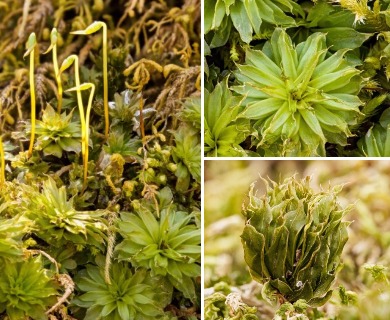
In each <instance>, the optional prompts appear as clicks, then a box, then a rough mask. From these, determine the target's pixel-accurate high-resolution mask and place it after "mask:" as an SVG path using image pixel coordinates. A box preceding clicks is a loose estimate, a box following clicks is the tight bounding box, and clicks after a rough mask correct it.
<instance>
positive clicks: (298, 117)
mask: <svg viewBox="0 0 390 320" xmlns="http://www.w3.org/2000/svg"><path fill="white" fill-rule="evenodd" d="M346 51H347V50H340V51H338V52H336V53H335V54H333V55H330V56H327V49H326V43H325V35H324V34H322V33H314V34H313V35H311V36H309V37H308V38H307V40H306V41H304V42H301V43H299V44H298V45H297V46H296V47H295V46H294V45H293V43H292V41H291V39H290V37H289V36H288V35H287V34H286V32H285V31H284V30H282V29H276V30H275V31H274V33H273V35H272V37H271V40H270V41H269V42H267V43H266V44H265V45H264V47H263V50H262V51H259V50H247V51H246V58H245V59H246V60H245V64H244V65H238V70H237V71H236V72H235V77H236V79H237V81H238V86H235V87H233V89H234V90H235V91H236V92H237V93H239V94H240V95H242V96H244V97H245V100H244V103H243V104H244V105H245V109H244V110H243V111H242V113H241V114H240V115H239V117H242V118H247V119H251V120H255V123H254V124H253V127H254V128H255V129H257V130H258V131H259V134H258V136H259V138H258V144H257V147H258V148H259V149H260V150H261V151H260V150H259V149H258V152H259V153H264V154H265V155H266V156H270V155H273V156H275V155H282V156H292V155H293V156H313V155H322V156H324V155H325V143H326V142H332V143H338V144H340V145H345V144H346V143H347V138H348V137H350V136H351V132H350V129H349V126H351V125H352V124H354V123H355V122H356V117H357V114H358V113H359V105H360V104H361V101H360V100H359V98H358V97H357V96H356V94H357V93H358V92H359V90H360V84H361V81H362V79H361V78H360V77H359V76H358V75H359V70H357V69H356V68H355V67H353V66H351V65H350V64H348V62H347V61H346V60H345V59H344V55H345V53H346Z"/></svg>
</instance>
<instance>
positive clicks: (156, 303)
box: [72, 263, 172, 320]
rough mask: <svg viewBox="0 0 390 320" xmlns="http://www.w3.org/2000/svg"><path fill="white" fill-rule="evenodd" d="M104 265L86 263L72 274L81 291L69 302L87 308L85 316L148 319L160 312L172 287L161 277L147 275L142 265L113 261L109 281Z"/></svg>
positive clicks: (89, 319)
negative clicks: (74, 275) (82, 268)
mask: <svg viewBox="0 0 390 320" xmlns="http://www.w3.org/2000/svg"><path fill="white" fill-rule="evenodd" d="M103 270H104V269H103V268H102V267H100V266H99V267H98V266H92V265H88V266H87V268H86V269H85V270H82V271H81V272H79V274H78V276H77V278H76V284H77V287H78V288H79V289H80V291H82V292H83V294H82V295H80V296H79V297H77V298H76V299H74V300H73V301H72V302H73V303H74V304H75V305H77V306H81V307H84V308H87V313H86V315H85V318H84V319H85V320H93V319H102V320H121V319H134V320H152V319H158V318H159V317H160V316H162V315H163V308H164V307H165V306H166V305H167V304H168V303H169V301H170V300H169V299H171V292H172V287H171V286H169V284H167V283H166V281H164V279H163V278H161V277H151V276H150V274H149V273H148V272H147V271H146V270H145V269H142V268H138V269H137V270H135V271H134V270H132V269H131V268H129V266H128V265H127V264H126V263H114V264H113V265H112V269H111V284H108V283H106V282H105V277H104V271H103Z"/></svg>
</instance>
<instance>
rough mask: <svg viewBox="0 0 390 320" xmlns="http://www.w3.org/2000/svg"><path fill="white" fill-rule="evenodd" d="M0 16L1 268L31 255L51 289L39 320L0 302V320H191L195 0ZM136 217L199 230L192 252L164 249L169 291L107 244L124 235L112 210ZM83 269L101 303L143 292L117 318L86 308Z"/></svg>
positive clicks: (19, 0)
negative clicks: (151, 216) (94, 279)
mask: <svg viewBox="0 0 390 320" xmlns="http://www.w3.org/2000/svg"><path fill="white" fill-rule="evenodd" d="M0 8H1V10H0V29H1V30H2V32H1V34H0V61H1V63H0V64H1V66H0V261H1V262H0V264H1V265H3V261H5V263H6V264H9V265H11V266H12V265H14V266H18V268H19V266H20V267H21V268H22V270H24V269H23V265H24V264H26V266H28V265H29V263H30V262H29V261H30V258H29V257H30V256H35V255H40V256H41V259H42V263H41V269H40V270H41V271H40V272H41V273H42V274H46V275H47V277H48V278H49V280H50V281H49V282H48V283H47V286H48V287H52V289H53V290H54V291H53V292H54V294H53V296H52V297H51V299H46V297H44V296H40V295H39V293H37V292H33V293H32V295H33V296H32V297H31V299H35V300H34V301H36V305H37V307H36V309H37V310H38V311H39V315H38V313H37V314H35V313H33V312H30V310H27V307H26V308H24V307H23V308H24V309H23V310H25V314H21V313H18V315H17V316H15V315H14V312H13V311H12V309H11V308H5V309H4V308H3V306H4V305H5V303H2V301H3V300H1V302H0V305H1V307H0V319H9V318H12V319H24V318H26V319H27V318H28V317H30V318H32V319H45V320H46V319H58V320H69V319H80V320H81V319H84V318H85V317H86V314H87V315H88V317H93V318H96V319H98V318H105V319H111V318H123V319H144V318H150V319H154V318H161V319H191V320H193V319H199V318H200V300H199V292H200V285H199V281H200V280H199V275H200V203H201V201H200V200H201V199H200V195H201V190H200V187H201V165H200V161H201V154H200V153H201V145H200V141H201V139H200V128H201V123H200V120H201V112H200V111H201V107H200V106H201V103H200V102H201V98H200V97H201V94H200V89H201V88H200V84H201V67H200V61H201V57H200V55H201V46H200V38H201V35H200V32H201V28H200V23H201V1H200V0H180V1H157V0H154V1H134V0H120V1H116V2H115V5H114V4H113V3H111V4H110V3H109V1H102V0H87V1H81V2H80V1H73V0H65V1H52V0H39V1H38V2H37V1H23V0H16V1H9V0H6V1H2V2H0ZM81 35H85V36H81ZM24 47H26V50H24ZM50 51H51V52H50ZM49 52H50V54H48V53H49ZM25 58H28V59H25ZM68 69H69V70H68ZM108 79H109V81H108ZM26 124H27V125H26ZM140 204H142V206H141V205H140ZM169 205H170V206H171V210H172V211H170V214H168V213H164V212H165V211H167V210H168V206H169ZM144 210H146V211H145V212H152V213H154V212H156V213H158V214H156V215H155V220H156V223H158V224H159V223H160V221H161V220H160V219H162V216H163V215H164V216H165V215H166V216H168V215H171V214H172V217H170V218H169V219H172V218H173V217H175V218H174V221H175V222H174V223H168V222H166V223H168V225H169V226H171V227H172V228H175V227H177V226H180V227H183V229H184V231H186V230H187V231H188V230H191V231H190V232H189V233H190V234H191V235H192V234H196V236H195V235H194V236H193V238H192V236H191V239H186V240H185V241H184V240H183V241H184V242H185V243H186V245H188V242H190V243H192V242H194V243H196V244H194V246H196V249H194V248H193V247H191V245H192V244H191V245H189V246H190V248H189V249H188V250H190V251H191V250H192V249H193V251H191V252H187V251H186V250H185V249H183V248H182V247H180V249H178V250H179V251H180V252H181V253H177V254H176V255H175V254H173V253H172V257H173V259H178V261H176V260H174V261H176V262H177V263H178V264H181V263H182V264H183V266H182V265H180V273H179V274H178V273H175V272H174V270H173V271H170V272H172V273H174V276H175V277H177V280H175V281H176V282H177V283H178V284H176V282H175V286H176V288H175V289H174V288H173V286H172V283H171V282H174V280H172V281H170V280H169V275H168V271H166V270H165V274H164V270H163V267H161V268H160V269H159V272H158V275H157V276H155V275H154V274H157V273H155V272H154V271H155V270H152V268H149V267H148V268H147V269H149V270H146V268H140V267H139V265H138V264H137V263H136V260H135V259H134V260H133V259H132V258H133V255H134V256H136V252H134V253H133V254H132V255H130V254H129V255H127V257H126V259H127V260H128V261H131V262H127V263H121V262H119V261H118V255H116V253H115V246H116V244H117V242H118V243H120V242H122V241H126V239H128V238H130V237H131V235H130V234H127V233H126V232H123V231H122V230H121V231H120V233H119V232H118V231H119V229H118V227H117V226H118V222H119V221H120V213H121V212H137V214H138V212H143V211H144ZM159 213H161V216H160V214H159ZM164 219H165V218H164ZM167 219H168V218H167ZM164 221H165V220H164ZM164 230H165V229H164ZM144 232H148V231H147V229H145V230H144ZM170 234H171V235H172V233H170ZM179 234H180V235H182V233H180V232H179ZM162 237H163V238H164V236H162ZM196 237H197V240H195V238H196ZM164 241H168V239H165V238H164ZM175 241H176V240H175ZM177 241H180V238H179V240H177ZM174 244H175V243H174ZM176 245H177V246H180V245H179V244H178V243H176ZM176 249H177V247H176ZM181 250H183V251H181ZM179 256H180V258H179ZM173 264H174V263H173ZM86 266H88V267H87V269H88V270H89V271H91V270H92V271H91V273H90V274H88V276H87V277H89V276H91V275H92V274H94V273H95V272H96V269H94V268H99V272H101V278H99V281H100V282H99V281H98V282H99V285H100V287H99V286H98V287H99V288H104V290H105V293H107V294H106V295H105V297H106V298H107V296H108V295H110V294H111V293H112V294H111V296H110V297H111V298H112V297H113V296H115V297H116V298H118V294H122V293H123V294H125V293H126V292H127V293H128V291H129V290H130V291H131V289H132V287H133V285H134V287H135V288H136V291H137V290H139V292H133V293H132V294H129V296H130V298H129V299H127V304H126V306H128V308H127V309H126V307H124V305H123V304H122V301H119V300H120V299H118V301H116V300H115V301H116V304H115V306H114V307H113V305H109V306H108V307H106V305H102V304H101V303H100V304H99V301H97V300H93V299H92V300H91V299H88V293H89V292H88V291H89V289H88V288H87V287H83V285H85V282H83V281H84V280H83V276H84V275H86V274H87V273H88V272H89V271H88V272H87V271H85V269H86ZM97 266H98V267H97ZM166 267H167V266H166ZM195 269H196V272H195V271H194V270H195ZM152 274H153V275H152ZM4 277H5V278H6V276H4ZM126 277H128V278H129V279H130V278H131V279H133V280H132V281H130V284H129V283H128V282H126V281H127V280H126V279H125V278H126ZM0 278H2V277H1V276H0ZM102 279H103V280H102ZM172 279H173V278H172ZM101 280H102V281H101ZM181 280H183V284H182V283H181ZM103 284H104V287H103ZM122 284H123V285H124V286H122ZM180 285H181V286H180ZM98 287H95V288H98ZM84 289H85V290H84ZM0 290H1V289H0ZM130 293H131V292H130ZM139 293H143V294H144V295H139ZM81 298H82V299H85V301H83V302H81ZM111 298H110V299H111ZM111 302H112V301H111V300H110V303H111ZM111 308H114V309H115V310H114V309H111ZM41 309H42V312H43V313H42V312H41ZM38 311H37V312H38ZM42 314H43V316H42Z"/></svg>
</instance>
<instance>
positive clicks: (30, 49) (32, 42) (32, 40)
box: [23, 32, 37, 158]
mask: <svg viewBox="0 0 390 320" xmlns="http://www.w3.org/2000/svg"><path fill="white" fill-rule="evenodd" d="M36 44H37V37H36V35H35V32H32V33H31V34H30V36H29V37H28V40H27V44H26V48H27V51H26V53H25V54H24V56H23V58H25V57H27V56H28V55H30V75H29V76H30V97H31V136H30V146H29V148H28V153H27V157H28V158H30V157H31V155H32V150H33V146H34V137H35V118H36V102H35V82H34V55H35V46H36Z"/></svg>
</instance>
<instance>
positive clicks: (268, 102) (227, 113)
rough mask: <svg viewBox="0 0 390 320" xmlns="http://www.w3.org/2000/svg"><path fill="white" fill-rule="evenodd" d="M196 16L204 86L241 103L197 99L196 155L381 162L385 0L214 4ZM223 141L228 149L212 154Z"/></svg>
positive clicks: (389, 43) (387, 63)
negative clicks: (223, 90)
mask: <svg viewBox="0 0 390 320" xmlns="http://www.w3.org/2000/svg"><path fill="white" fill-rule="evenodd" d="M204 14H205V28H204V31H205V36H204V38H205V88H207V91H208V92H209V93H212V92H214V91H218V90H219V89H218V86H219V85H224V84H223V83H226V86H227V88H228V89H231V90H233V91H234V92H233V93H232V95H233V97H237V96H238V97H241V98H242V99H244V100H243V102H242V104H241V106H240V107H238V106H237V108H227V107H225V108H223V107H220V105H219V103H211V104H210V101H208V98H209V93H206V95H205V110H206V111H207V112H205V113H204V121H205V123H207V125H205V129H204V131H205V140H204V150H205V155H206V156H236V157H239V156H253V157H256V156H260V157H264V156H266V157H267V156H278V157H279V156H305V157H308V156H369V154H371V155H372V156H384V153H383V152H382V151H381V149H383V148H382V147H381V146H380V145H383V143H379V142H378V140H382V141H383V140H384V138H383V137H382V138H379V135H381V136H384V135H385V134H386V133H387V131H388V129H387V127H386V128H383V130H381V129H380V126H381V124H380V122H381V120H380V118H381V115H382V114H384V112H386V110H388V109H389V98H388V97H389V94H388V93H389V90H390V86H389V84H388V80H389V78H390V76H389V75H390V73H389V70H390V55H389V52H390V51H389V48H390V36H389V35H390V33H389V32H390V19H389V8H388V1H385V0H376V1H371V2H369V1H359V0H345V1H344V0H340V1H325V0H318V1H290V0H283V1H268V0H256V1H244V0H242V1H241V0H236V1H233V0H232V1H227V0H218V1H208V2H207V3H206V4H205V10H204ZM208 109H209V110H208ZM242 111H243V112H242ZM232 112H234V114H233V113H232ZM236 112H238V114H236ZM213 114H214V115H218V116H217V117H215V118H210V115H213ZM218 118H219V119H223V120H224V125H223V126H221V127H219V126H218V125H217V122H216V121H217V119H218ZM243 119H246V120H248V121H247V122H246V123H245V122H241V120H243ZM249 120H250V121H249ZM234 127H236V130H235V134H233V128H234ZM373 127H375V128H376V130H375V131H377V132H375V134H373V131H372V130H371V129H370V128H373ZM221 128H223V129H225V130H226V131H228V132H229V133H231V134H230V135H229V136H221V137H215V136H214V135H215V134H217V135H220V134H221V131H222V129H221ZM228 128H229V129H228ZM379 131H383V132H385V133H381V134H379V133H378V132H379ZM210 134H211V137H209V136H210ZM217 139H219V140H220V141H218V140H217ZM225 140H226V141H228V143H227V145H229V146H230V147H231V148H230V149H231V150H232V151H231V152H214V151H213V150H215V149H216V147H218V149H220V147H219V146H218V144H219V143H224V142H225ZM362 140H367V144H371V145H370V146H363V147H362ZM359 141H360V142H359ZM222 149H224V148H222ZM368 149H370V151H367V150H368Z"/></svg>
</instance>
